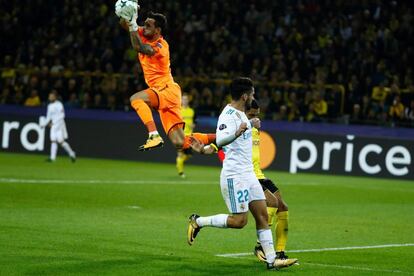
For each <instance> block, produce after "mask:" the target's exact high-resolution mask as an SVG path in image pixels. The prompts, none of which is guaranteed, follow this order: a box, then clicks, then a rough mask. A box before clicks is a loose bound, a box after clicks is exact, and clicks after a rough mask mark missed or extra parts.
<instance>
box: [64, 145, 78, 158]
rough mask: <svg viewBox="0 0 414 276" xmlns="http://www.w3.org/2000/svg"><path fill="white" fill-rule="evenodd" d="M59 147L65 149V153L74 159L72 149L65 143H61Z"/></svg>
mask: <svg viewBox="0 0 414 276" xmlns="http://www.w3.org/2000/svg"><path fill="white" fill-rule="evenodd" d="M61 145H62V148H64V149H65V151H66V152H67V153H68V154H69V156H70V157H75V152H74V151H73V150H72V148H71V147H70V145H69V144H68V143H67V142H63V143H62V144H61Z"/></svg>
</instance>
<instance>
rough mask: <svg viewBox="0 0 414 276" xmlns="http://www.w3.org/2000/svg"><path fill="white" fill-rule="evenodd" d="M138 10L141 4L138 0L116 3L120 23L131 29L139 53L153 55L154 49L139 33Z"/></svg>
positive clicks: (132, 41) (123, 0) (130, 34)
mask: <svg viewBox="0 0 414 276" xmlns="http://www.w3.org/2000/svg"><path fill="white" fill-rule="evenodd" d="M138 10H139V5H138V1H136V0H118V1H117V2H116V4H115V14H116V15H117V16H119V18H120V19H121V20H120V24H121V26H122V27H123V28H124V29H127V30H129V37H130V39H131V44H132V47H133V48H134V49H135V50H136V51H137V52H139V53H142V54H144V55H149V56H152V55H154V54H155V51H154V49H153V48H152V47H151V46H150V45H149V44H145V43H143V42H142V40H141V38H140V37H139V34H138V24H137V19H138Z"/></svg>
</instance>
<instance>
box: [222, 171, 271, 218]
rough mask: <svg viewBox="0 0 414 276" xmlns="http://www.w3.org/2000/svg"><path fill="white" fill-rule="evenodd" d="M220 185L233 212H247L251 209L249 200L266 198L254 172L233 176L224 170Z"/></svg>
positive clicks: (224, 197)
mask: <svg viewBox="0 0 414 276" xmlns="http://www.w3.org/2000/svg"><path fill="white" fill-rule="evenodd" d="M220 187H221V194H222V196H223V199H224V201H225V202H226V205H227V208H228V209H229V211H230V212H231V213H232V214H237V213H246V212H247V211H249V202H251V201H255V200H265V199H266V198H265V195H264V193H263V189H262V186H261V185H260V183H259V180H257V178H256V175H255V174H254V173H253V172H252V173H244V174H240V175H231V176H227V175H226V174H225V173H223V172H222V173H221V176H220Z"/></svg>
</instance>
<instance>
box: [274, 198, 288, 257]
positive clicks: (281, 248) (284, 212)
mask: <svg viewBox="0 0 414 276" xmlns="http://www.w3.org/2000/svg"><path fill="white" fill-rule="evenodd" d="M274 195H275V197H276V198H277V199H278V211H277V213H276V216H277V223H276V228H275V232H276V237H277V243H276V255H277V257H278V258H280V259H287V258H288V257H287V256H286V254H285V249H286V243H287V239H288V231H289V209H288V206H287V204H286V202H285V201H284V200H283V198H282V195H281V193H280V191H279V190H277V191H276V192H275V193H274Z"/></svg>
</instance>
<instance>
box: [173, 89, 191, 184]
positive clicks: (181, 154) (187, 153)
mask: <svg viewBox="0 0 414 276" xmlns="http://www.w3.org/2000/svg"><path fill="white" fill-rule="evenodd" d="M189 103H190V99H189V96H188V95H187V94H183V95H182V97H181V115H182V117H183V120H184V123H185V127H184V134H185V136H191V135H192V134H193V130H194V127H195V117H196V116H195V112H194V109H192V108H191V107H190V105H189ZM191 154H192V151H191V148H189V149H179V150H177V159H176V166H177V171H178V175H179V176H181V177H182V178H185V174H184V163H185V161H187V160H188V159H190V157H191Z"/></svg>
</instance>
